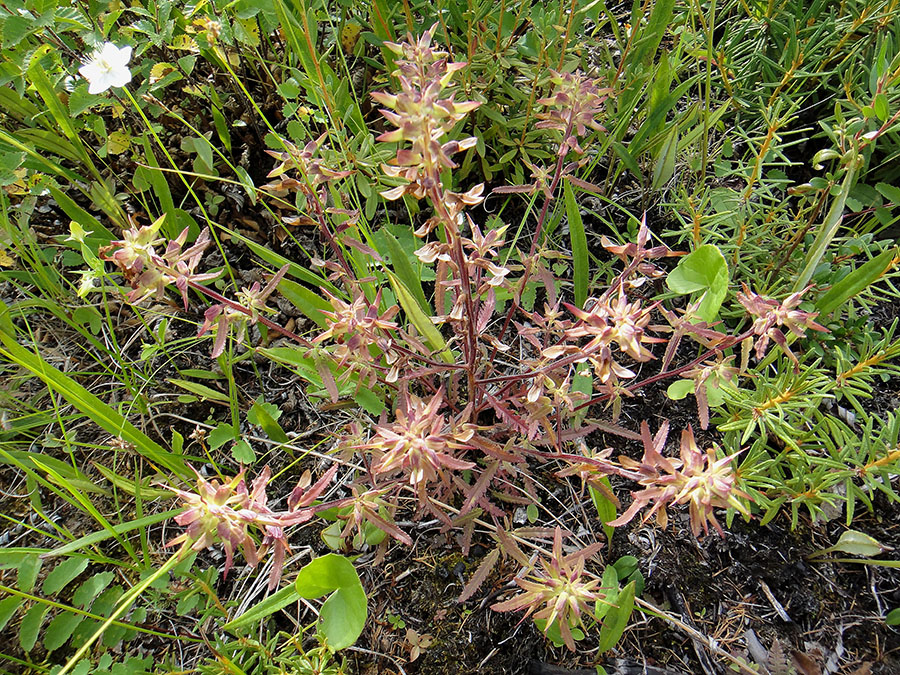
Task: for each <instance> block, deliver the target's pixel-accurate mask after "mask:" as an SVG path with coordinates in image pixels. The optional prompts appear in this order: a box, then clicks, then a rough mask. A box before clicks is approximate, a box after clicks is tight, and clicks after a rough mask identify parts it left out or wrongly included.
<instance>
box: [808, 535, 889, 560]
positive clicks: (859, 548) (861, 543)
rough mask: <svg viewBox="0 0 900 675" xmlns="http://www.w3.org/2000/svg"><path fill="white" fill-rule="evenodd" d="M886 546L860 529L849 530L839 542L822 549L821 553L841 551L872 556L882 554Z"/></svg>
mask: <svg viewBox="0 0 900 675" xmlns="http://www.w3.org/2000/svg"><path fill="white" fill-rule="evenodd" d="M884 550H885V548H884V547H883V546H882V545H881V544H879V543H878V540H877V539H875V538H873V537H870V536H869V535H868V534H865V533H863V532H859V531H858V530H847V531H846V532H844V533H843V534H842V535H841V536H840V538H839V539H838V541H837V543H836V544H835V545H834V546H832V547H830V548H827V549H825V550H824V551H820V553H819V554H822V553H825V552H829V553H830V552H832V551H840V552H841V553H849V554H850V555H862V556H866V557H869V558H871V557H872V556H875V555H880V554H881V553H882V552H884Z"/></svg>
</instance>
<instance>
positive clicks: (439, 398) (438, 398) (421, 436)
mask: <svg viewBox="0 0 900 675" xmlns="http://www.w3.org/2000/svg"><path fill="white" fill-rule="evenodd" d="M443 400H444V397H443V392H441V391H439V392H438V393H437V394H435V395H434V396H433V397H432V398H431V400H430V401H428V403H425V402H424V401H423V400H422V399H420V398H418V397H417V396H409V397H407V401H406V409H405V410H404V409H403V408H399V409H398V410H397V413H396V417H397V419H396V421H395V422H394V423H393V424H391V425H386V424H381V425H378V426H377V427H376V428H375V436H374V437H373V439H372V440H371V441H370V442H369V443H367V444H365V446H364V447H365V448H367V449H370V450H376V451H377V452H378V453H379V455H380V456H379V459H378V460H377V461H376V463H375V465H374V466H373V467H372V471H373V472H374V473H376V474H391V473H396V472H398V471H399V472H401V473H402V474H403V475H404V476H405V477H406V478H407V480H408V481H409V484H410V485H412V486H413V487H415V488H416V489H417V490H419V491H422V490H424V488H425V485H426V484H428V483H433V482H434V481H436V480H438V478H439V477H442V476H443V473H442V472H443V470H444V469H450V470H451V471H462V470H464V469H472V468H474V467H475V465H474V464H473V463H472V462H467V461H465V460H462V459H459V458H458V457H456V456H455V454H454V453H455V452H457V451H458V450H461V449H465V448H467V447H468V445H467V442H468V441H469V440H470V439H471V438H472V436H473V435H474V432H473V430H472V429H471V428H470V427H468V426H466V427H464V428H462V429H454V428H452V427H451V425H450V424H449V423H448V422H447V420H446V418H445V417H444V416H443V415H441V414H439V412H438V411H439V410H440V408H441V404H442V403H443Z"/></svg>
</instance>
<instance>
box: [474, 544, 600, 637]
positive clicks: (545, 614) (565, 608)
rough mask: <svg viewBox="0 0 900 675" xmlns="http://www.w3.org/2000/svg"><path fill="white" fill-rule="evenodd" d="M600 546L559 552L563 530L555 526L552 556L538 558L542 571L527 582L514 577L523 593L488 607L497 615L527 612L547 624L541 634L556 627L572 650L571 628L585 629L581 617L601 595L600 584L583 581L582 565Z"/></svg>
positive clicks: (597, 581) (595, 580) (534, 573)
mask: <svg viewBox="0 0 900 675" xmlns="http://www.w3.org/2000/svg"><path fill="white" fill-rule="evenodd" d="M600 547H601V544H592V545H591V546H588V547H587V548H585V549H582V550H580V551H577V552H575V553H573V554H570V555H568V556H567V555H564V554H563V550H562V531H561V530H560V529H559V528H558V527H557V528H556V532H555V534H554V537H553V554H552V556H551V557H550V559H549V560H546V559H543V558H542V559H541V567H542V569H541V570H538V571H535V572H533V573H532V575H531V577H530V578H529V579H522V578H519V577H516V583H517V584H518V585H519V587H520V588H521V589H522V591H523V593H520V594H519V595H517V596H515V597H513V598H510V599H509V600H505V601H503V602H498V603H495V604H493V605H491V609H493V610H495V611H497V612H515V611H518V610H522V609H524V610H526V612H525V616H526V617H527V616H530V615H532V614H533V615H534V618H535V620H537V621H546V622H547V623H546V625H545V627H544V631H545V633H546V632H549V630H550V628H551V626H553V625H554V624H557V625H558V627H559V632H560V635H561V636H562V639H563V642H564V643H565V645H566V647H568V648H569V649H571V650H572V651H575V640H574V638H573V637H572V628H575V627H576V626H581V627H582V628H584V620H583V619H582V614H585V613H586V614H587V615H588V616H590V615H591V609H590V607H589V605H588V603H591V602H596V601H597V600H599V599H600V598H601V597H602V596H603V593H602V590H601V589H600V587H599V586H600V581H599V580H597V579H590V580H585V579H584V578H583V576H584V563H585V560H587V559H588V558H590V557H591V556H592V555H594V553H596V552H597V551H598V550H599V549H600Z"/></svg>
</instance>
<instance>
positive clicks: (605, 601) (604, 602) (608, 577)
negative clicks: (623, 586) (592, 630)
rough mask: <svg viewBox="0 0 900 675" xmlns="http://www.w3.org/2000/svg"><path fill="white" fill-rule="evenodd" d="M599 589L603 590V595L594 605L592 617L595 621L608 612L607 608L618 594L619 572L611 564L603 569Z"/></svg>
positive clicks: (610, 607)
mask: <svg viewBox="0 0 900 675" xmlns="http://www.w3.org/2000/svg"><path fill="white" fill-rule="evenodd" d="M600 590H601V591H603V592H604V597H603V598H602V599H601V600H598V601H597V603H596V604H595V605H594V618H595V619H597V621H601V620H602V619H603V617H604V616H606V615H607V614H609V610H610V609H612V607H613V605H614V604H615V602H616V596H617V595H619V573H618V572H616V568H615V567H613V566H612V565H607V566H606V568H605V569H604V570H603V577H602V578H601V579H600Z"/></svg>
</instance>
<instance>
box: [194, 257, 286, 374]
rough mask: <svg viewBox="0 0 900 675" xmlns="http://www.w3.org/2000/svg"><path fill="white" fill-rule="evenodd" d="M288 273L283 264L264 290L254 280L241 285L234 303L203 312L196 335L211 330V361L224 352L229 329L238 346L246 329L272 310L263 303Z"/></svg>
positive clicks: (220, 304)
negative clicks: (212, 333) (202, 318)
mask: <svg viewBox="0 0 900 675" xmlns="http://www.w3.org/2000/svg"><path fill="white" fill-rule="evenodd" d="M287 271H288V266H287V265H284V266H283V267H282V268H281V269H280V270H278V271H277V272H276V273H275V274H273V275H272V278H271V279H269V281H268V283H267V284H266V285H265V287H263V285H262V284H260V283H259V282H258V281H254V282H253V284H252V285H251V286H250V287H249V288H248V287H246V286H244V287H243V288H242V289H241V290H240V291H238V293H237V294H236V295H237V298H236V304H232V303H230V302H222V303H219V304H216V305H212V306H211V307H209V308H208V309H207V310H206V312H204V315H203V316H204V321H203V325H202V326H200V331H199V332H198V333H197V335H198V336H199V335H203V334H204V333H206V331H208V330H210V329H212V330H213V332H214V333H215V335H216V339H215V342H213V349H212V354H211V356H212V357H213V358H216V357H218V356H220V355H221V354H222V352H224V351H225V340H226V338H227V337H228V334H229V332H230V331H231V330H234V332H235V338H234V339H235V340H236V341H237V342H239V343H240V342H243V341H244V339H245V338H246V336H247V326H248V325H251V326H252V325H253V324H255V323H257V322H258V321H259V318H260V316H261V315H262V314H264V313H266V312H271V311H272V310H271V309H270V308H269V307H266V301H267V300H268V299H269V296H270V295H272V293H273V292H274V291H275V289H276V288H277V287H278V283H279V282H280V281H281V280H282V279H283V278H284V275H285V274H286V273H287Z"/></svg>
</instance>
